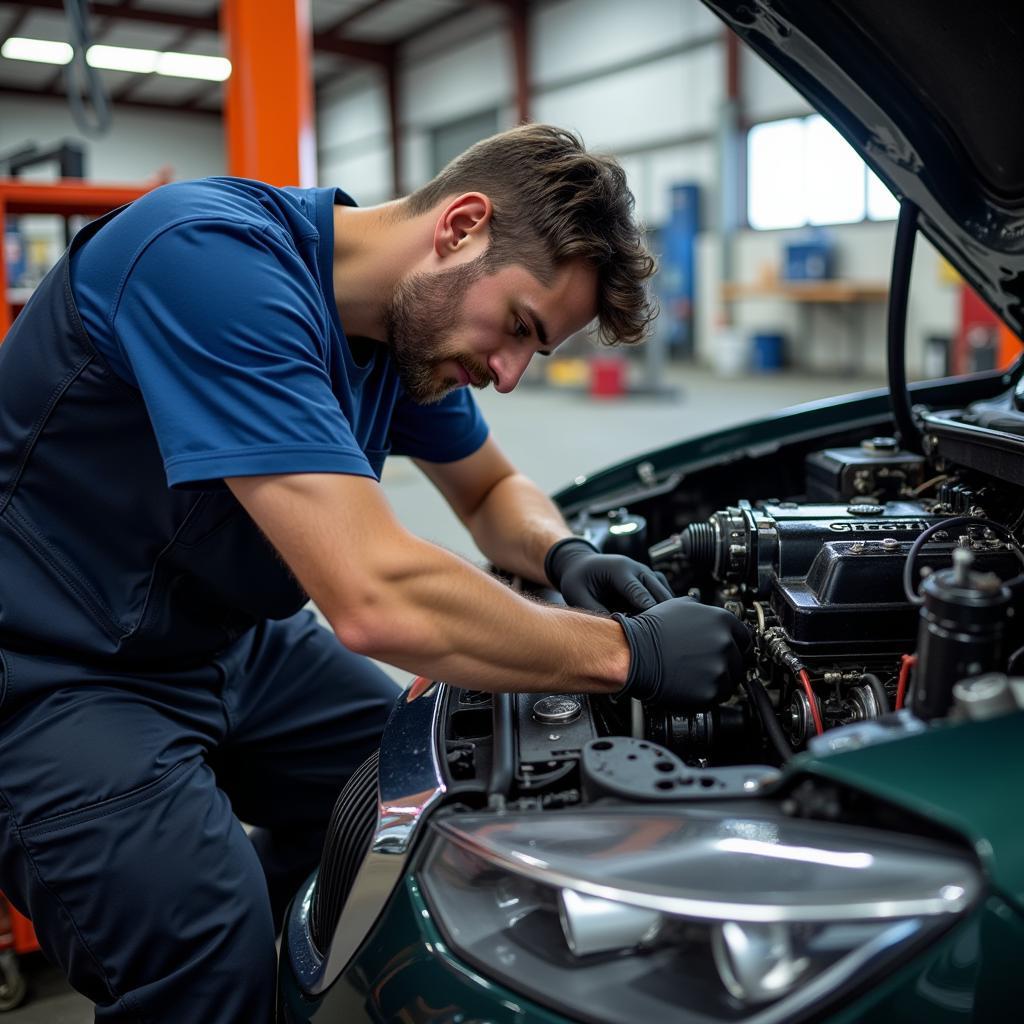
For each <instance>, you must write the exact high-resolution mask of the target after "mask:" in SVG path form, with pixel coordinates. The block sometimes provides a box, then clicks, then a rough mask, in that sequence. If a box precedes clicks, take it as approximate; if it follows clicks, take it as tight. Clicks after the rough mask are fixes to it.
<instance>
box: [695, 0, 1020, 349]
mask: <svg viewBox="0 0 1024 1024" xmlns="http://www.w3.org/2000/svg"><path fill="white" fill-rule="evenodd" d="M703 2H704V3H705V4H706V5H707V6H708V7H709V8H711V10H712V11H714V12H715V13H716V14H717V15H718V16H719V17H720V18H721V19H722V20H723V21H725V22H726V24H728V25H729V27H730V28H732V29H733V30H734V31H735V32H736V33H737V34H738V35H739V36H740V37H741V38H742V39H743V40H744V41H745V42H746V43H747V44H748V45H749V46H750V47H751V48H752V49H753V50H754V51H756V52H757V53H758V54H760V56H762V57H763V58H764V59H765V60H766V61H767V62H768V63H769V64H771V65H772V67H774V68H775V69H776V70H777V71H778V72H779V73H780V74H781V75H782V76H783V77H784V78H786V79H787V80H788V81H789V82H790V84H792V85H793V86H794V87H795V88H796V89H797V90H798V91H799V92H800V93H802V94H803V95H804V96H805V97H806V98H807V100H808V101H809V102H810V103H811V104H812V106H814V107H815V109H817V110H818V111H819V112H820V113H821V114H822V115H823V116H824V117H825V118H826V119H827V120H828V121H829V122H831V123H832V124H833V125H834V126H835V127H836V128H837V129H838V130H839V131H840V132H841V133H842V134H843V136H844V137H845V138H846V139H847V141H848V142H849V143H850V144H851V145H852V146H853V147H854V148H855V149H856V150H857V151H858V152H859V153H860V155H861V156H862V157H863V159H864V160H865V162H866V163H867V164H868V165H869V166H870V167H871V168H872V170H874V171H875V173H876V174H878V176H879V177H880V178H881V179H882V181H884V182H885V183H886V184H887V185H888V186H889V188H890V189H891V190H892V191H893V193H895V195H896V196H897V197H898V198H900V199H901V200H903V199H908V200H910V201H911V202H913V203H914V204H916V206H917V207H918V209H919V210H920V218H919V226H920V229H921V230H922V231H923V232H924V234H925V235H926V236H927V237H928V238H929V239H930V240H931V241H932V243H933V244H934V245H935V246H936V248H937V249H938V250H939V251H940V252H941V253H942V254H943V255H944V256H945V257H946V258H947V259H948V260H949V261H950V263H952V264H953V265H954V266H955V267H956V268H957V269H958V270H959V271H960V273H962V274H963V276H964V277H965V278H966V279H967V281H969V282H970V284H971V285H973V286H974V288H975V289H976V290H977V291H978V293H979V294H980V295H981V296H982V297H983V298H984V299H985V300H986V301H987V302H988V303H989V304H990V305H991V306H992V307H993V309H995V310H996V311H997V312H998V313H999V314H1000V315H1001V316H1002V317H1003V319H1004V320H1005V321H1006V323H1007V324H1008V326H1009V327H1010V328H1011V329H1012V330H1013V331H1014V332H1015V333H1017V334H1018V335H1020V334H1022V333H1024V131H1022V130H1021V111H1022V110H1024V74H1022V73H1021V70H1020V66H1021V53H1022V52H1024V3H1021V2H1020V0H993V2H991V3H985V4H982V5H977V4H966V3H964V2H963V0H898V2H894V0H856V2H852V3H851V2H850V0H813V2H811V3H809V2H807V0H703Z"/></svg>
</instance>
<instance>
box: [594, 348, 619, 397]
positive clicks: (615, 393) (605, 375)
mask: <svg viewBox="0 0 1024 1024" xmlns="http://www.w3.org/2000/svg"><path fill="white" fill-rule="evenodd" d="M625 391H626V360H625V359H623V358H621V356H592V357H591V359H590V394H591V397H593V398H619V397H620V396H621V395H623V394H625Z"/></svg>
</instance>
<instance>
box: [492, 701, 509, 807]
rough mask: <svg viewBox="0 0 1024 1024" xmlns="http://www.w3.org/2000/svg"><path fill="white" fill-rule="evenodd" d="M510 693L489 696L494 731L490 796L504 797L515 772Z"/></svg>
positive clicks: (507, 792)
mask: <svg viewBox="0 0 1024 1024" xmlns="http://www.w3.org/2000/svg"><path fill="white" fill-rule="evenodd" d="M513 707H514V705H513V703H512V694H511V693H495V694H493V695H492V697H491V710H492V715H491V721H492V728H493V732H494V740H493V747H492V750H491V782H490V785H489V786H488V787H487V792H488V794H489V795H490V796H492V797H493V796H499V797H502V798H504V797H506V796H508V794H509V790H510V789H511V788H512V776H513V775H514V774H515V745H514V730H513V723H512V710H513Z"/></svg>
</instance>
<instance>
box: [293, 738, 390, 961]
mask: <svg viewBox="0 0 1024 1024" xmlns="http://www.w3.org/2000/svg"><path fill="white" fill-rule="evenodd" d="M378 763H379V755H378V754H376V753H375V754H373V755H372V756H370V757H368V758H367V759H366V760H365V761H364V762H363V763H362V764H361V765H360V766H359V768H357V769H356V771H355V772H354V773H353V774H352V776H351V778H349V780H348V782H347V783H346V784H345V788H344V789H343V790H342V791H341V794H340V795H339V797H338V801H337V803H335V805H334V810H333V811H332V812H331V821H330V824H329V825H328V826H327V838H326V840H325V841H324V852H323V856H322V857H321V858H320V872H319V874H318V875H317V880H316V885H315V886H314V889H313V905H312V908H311V909H310V914H309V931H310V936H311V938H312V939H313V944H314V945H315V946H316V948H317V951H318V952H319V953H320V954H321V955H323V954H324V953H325V952H326V949H327V944H328V943H329V942H330V940H331V936H332V935H333V934H334V929H335V927H336V925H337V923H338V918H339V917H340V916H341V912H342V910H343V909H344V908H345V901H346V900H347V899H348V894H349V893H350V892H351V891H352V884H353V883H354V882H355V879H356V873H357V872H358V871H359V867H360V865H361V864H362V863H363V859H364V858H365V857H366V853H367V851H368V850H369V848H370V842H371V841H372V839H373V832H374V829H375V828H376V825H377V769H378Z"/></svg>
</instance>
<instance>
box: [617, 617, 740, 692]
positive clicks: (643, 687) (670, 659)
mask: <svg viewBox="0 0 1024 1024" xmlns="http://www.w3.org/2000/svg"><path fill="white" fill-rule="evenodd" d="M612 618H614V619H615V620H616V621H617V622H618V623H619V625H621V626H622V628H623V630H624V631H625V633H626V640H628V641H629V653H630V660H629V676H628V677H627V679H626V685H625V686H624V687H623V688H622V690H621V691H619V692H620V693H622V694H624V695H625V696H627V697H635V698H637V700H641V701H643V702H644V703H645V704H649V705H651V706H653V707H657V708H662V709H664V710H666V711H691V710H696V709H700V708H708V707H710V706H711V705H713V704H718V703H719V702H721V701H723V700H726V699H727V698H728V697H729V696H730V695H731V694H732V692H733V690H734V689H735V688H736V687H737V685H739V683H740V682H741V681H742V679H743V660H744V658H745V657H746V655H747V654H748V653H749V652H750V648H751V639H750V632H749V631H748V630H747V627H746V626H744V625H743V623H742V622H740V620H739V619H737V618H736V616H735V615H733V614H732V613H731V612H727V611H726V610H725V609H724V608H716V607H715V606H713V605H707V604H700V603H699V602H697V601H694V600H693V598H690V597H680V598H676V599H675V600H674V601H666V602H665V603H664V604H659V605H657V606H656V607H654V608H651V609H650V611H646V612H643V613H642V614H640V615H634V616H632V617H627V616H625V615H613V616H612Z"/></svg>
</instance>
